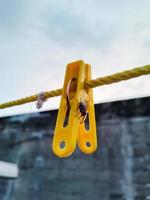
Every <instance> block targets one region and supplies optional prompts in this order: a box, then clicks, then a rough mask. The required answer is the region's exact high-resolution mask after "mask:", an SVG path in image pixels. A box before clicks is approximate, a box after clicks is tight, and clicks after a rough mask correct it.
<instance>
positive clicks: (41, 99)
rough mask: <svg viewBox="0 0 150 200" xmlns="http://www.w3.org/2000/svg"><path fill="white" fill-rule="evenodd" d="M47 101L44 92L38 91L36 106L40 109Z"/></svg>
mask: <svg viewBox="0 0 150 200" xmlns="http://www.w3.org/2000/svg"><path fill="white" fill-rule="evenodd" d="M46 101H47V99H46V96H45V92H40V93H39V94H38V95H37V102H36V108H37V109H40V108H42V106H43V104H44V103H45V102H46Z"/></svg>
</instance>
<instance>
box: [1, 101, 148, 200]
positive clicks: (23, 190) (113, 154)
mask: <svg viewBox="0 0 150 200" xmlns="http://www.w3.org/2000/svg"><path fill="white" fill-rule="evenodd" d="M95 110H96V123H97V136H98V148H97V150H96V152H95V153H93V154H91V155H85V154H83V153H81V152H80V150H79V149H78V148H77V149H76V151H75V152H74V153H73V154H72V155H70V156H69V157H68V158H58V157H56V156H55V155H54V154H53V153H52V147H51V143H52V139H53V133H54V126H55V121H56V116H57V110H53V111H50V112H49V111H46V112H41V113H32V114H26V115H18V116H12V117H5V118H1V119H0V158H1V160H3V161H5V170H4V169H3V170H2V169H1V170H0V175H1V177H0V199H1V200H20V199H21V200H41V199H42V200H47V199H53V200H61V199H65V200H81V199H87V200H99V199H100V200H148V199H150V137H149V134H150V98H140V99H132V100H126V101H116V102H113V103H103V104H96V105H95ZM10 163H11V164H12V163H14V164H15V166H16V169H14V166H12V167H10V166H7V165H8V164H10ZM3 166H4V164H3ZM17 170H18V173H17ZM2 172H3V173H2ZM4 172H5V173H4Z"/></svg>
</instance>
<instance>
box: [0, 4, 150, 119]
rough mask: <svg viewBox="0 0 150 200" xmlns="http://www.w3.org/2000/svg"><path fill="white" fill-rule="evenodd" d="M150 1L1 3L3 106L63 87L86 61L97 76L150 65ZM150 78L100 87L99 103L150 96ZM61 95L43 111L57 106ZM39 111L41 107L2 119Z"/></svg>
mask: <svg viewBox="0 0 150 200" xmlns="http://www.w3.org/2000/svg"><path fill="white" fill-rule="evenodd" d="M149 56H150V1H148V0H126V1H120V0H113V1H110V0H109V1H108V0H105V1H102V0H82V1H81V0H61V1H58V0H57V1H56V0H42V1H41V0H0V103H3V102H6V101H9V100H14V99H16V98H20V97H24V96H28V95H32V94H34V93H39V92H41V91H44V90H52V89H56V88H60V87H62V84H63V79H64V73H65V68H66V64H67V63H69V62H72V61H75V60H79V59H83V60H84V61H85V62H86V63H89V64H91V65H92V75H93V78H97V77H99V76H103V75H107V74H112V73H114V72H118V71H122V70H125V69H131V68H133V67H136V66H142V65H145V64H150V61H149V60H150V59H149ZM149 80H150V76H149V75H148V76H143V77H140V78H136V79H134V80H130V81H126V82H122V83H117V84H113V85H109V86H103V87H99V88H97V89H94V99H95V102H96V103H97V102H109V101H114V100H120V99H128V98H135V97H142V96H149V95H150V89H149V88H150V81H149ZM59 100H60V97H57V98H52V99H50V100H49V101H48V102H47V103H45V105H44V107H43V109H42V110H45V109H48V110H49V109H53V108H57V107H58V105H59ZM32 111H35V103H32V104H26V105H23V106H18V107H14V108H9V109H4V110H0V116H4V115H10V114H16V113H24V112H32Z"/></svg>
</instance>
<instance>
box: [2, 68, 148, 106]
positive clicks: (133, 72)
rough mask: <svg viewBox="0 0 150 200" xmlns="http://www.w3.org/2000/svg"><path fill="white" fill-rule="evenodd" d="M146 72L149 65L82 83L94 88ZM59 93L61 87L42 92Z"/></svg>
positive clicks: (21, 101)
mask: <svg viewBox="0 0 150 200" xmlns="http://www.w3.org/2000/svg"><path fill="white" fill-rule="evenodd" d="M147 74H150V65H145V66H143V67H137V68H133V69H131V70H126V71H123V72H119V73H116V74H112V75H109V76H104V77H100V78H97V79H95V80H90V81H86V82H85V83H84V84H85V88H95V87H98V86H102V85H107V84H112V83H116V82H120V81H124V80H129V79H131V78H135V77H138V76H142V75H147ZM61 93H62V89H56V90H51V91H46V92H44V95H45V97H46V98H47V99H48V98H51V97H55V96H59V95H61ZM37 99H38V94H35V95H32V96H28V97H25V98H22V99H18V100H14V101H10V102H6V103H3V104H0V109H3V108H8V107H12V106H17V105H21V104H25V103H30V102H34V101H37Z"/></svg>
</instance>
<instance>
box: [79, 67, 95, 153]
mask: <svg viewBox="0 0 150 200" xmlns="http://www.w3.org/2000/svg"><path fill="white" fill-rule="evenodd" d="M85 67H86V72H85V73H86V80H87V81H89V80H91V67H90V65H88V64H86V65H85ZM86 93H87V95H88V102H87V103H88V106H87V111H88V118H89V120H88V122H89V124H88V127H89V129H88V130H87V129H86V127H85V122H84V123H81V124H80V127H79V135H78V145H79V148H80V150H81V151H82V152H84V153H86V154H90V153H93V152H94V151H95V150H96V148H97V134H96V122H95V109H94V101H93V92H92V89H87V90H86Z"/></svg>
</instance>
